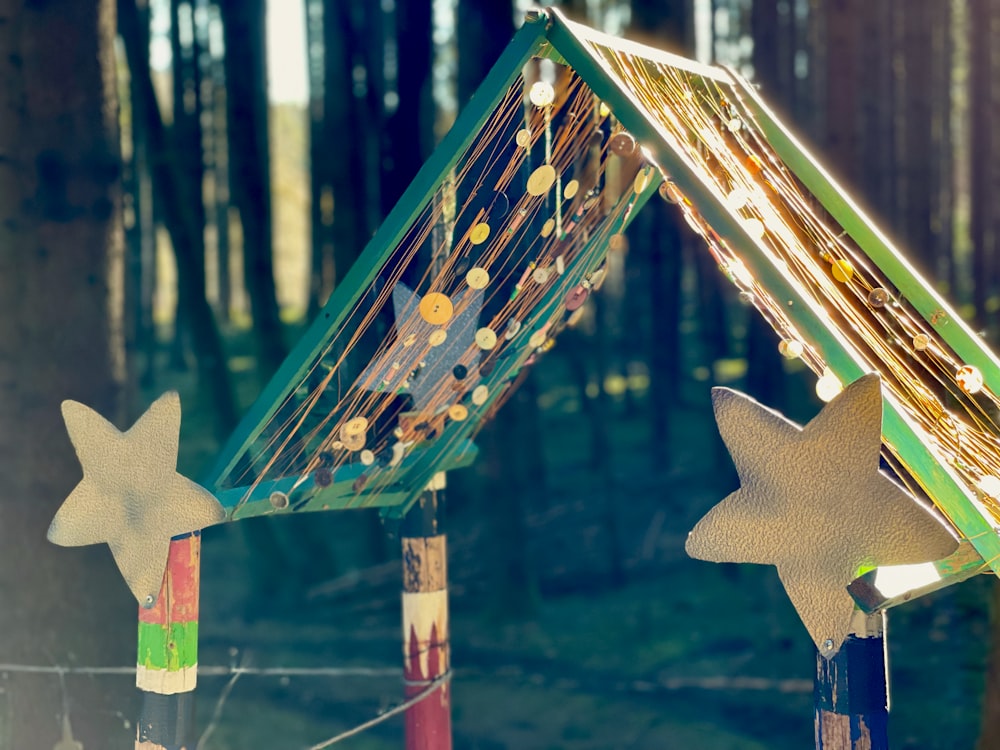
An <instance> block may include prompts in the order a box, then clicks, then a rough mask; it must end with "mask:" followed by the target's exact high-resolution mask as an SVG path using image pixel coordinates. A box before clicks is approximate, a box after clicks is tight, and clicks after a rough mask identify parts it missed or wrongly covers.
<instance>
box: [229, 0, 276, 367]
mask: <svg viewBox="0 0 1000 750" xmlns="http://www.w3.org/2000/svg"><path fill="white" fill-rule="evenodd" d="M219 6H220V8H221V10H222V21H223V29H224V34H223V36H224V39H225V44H226V101H227V103H228V105H229V123H228V126H229V130H228V134H229V165H230V175H231V177H232V180H231V186H232V191H233V198H234V201H235V204H236V207H237V208H238V209H239V212H240V222H241V223H242V225H243V267H244V272H245V274H246V285H247V291H248V292H249V294H250V308H251V311H252V313H253V323H254V329H255V333H256V337H257V344H258V362H257V365H258V368H259V370H260V372H261V373H262V374H263V375H264V376H265V377H269V376H270V374H271V373H272V372H274V371H275V370H276V369H277V368H278V365H280V364H281V361H282V360H283V359H284V358H285V353H286V348H285V344H284V338H283V333H282V328H281V320H280V318H279V315H278V299H277V294H276V292H275V286H274V263H273V258H272V254H271V253H272V242H271V240H272V237H271V231H272V230H271V169H270V155H269V146H268V124H267V111H268V101H267V55H266V41H267V40H266V34H265V23H264V22H265V6H266V3H265V0H222V1H221V2H220V3H219Z"/></svg>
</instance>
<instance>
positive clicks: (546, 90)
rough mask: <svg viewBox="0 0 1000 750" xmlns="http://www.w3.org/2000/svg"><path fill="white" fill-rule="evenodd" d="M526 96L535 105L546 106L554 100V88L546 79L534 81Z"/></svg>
mask: <svg viewBox="0 0 1000 750" xmlns="http://www.w3.org/2000/svg"><path fill="white" fill-rule="evenodd" d="M528 98H529V99H530V100H531V103H532V104H534V105H535V106H536V107H547V106H549V105H550V104H552V102H554V101H555V100H556V90H555V89H554V88H552V84H551V83H549V82H548V81H535V82H534V83H533V84H532V85H531V90H530V91H529V92H528Z"/></svg>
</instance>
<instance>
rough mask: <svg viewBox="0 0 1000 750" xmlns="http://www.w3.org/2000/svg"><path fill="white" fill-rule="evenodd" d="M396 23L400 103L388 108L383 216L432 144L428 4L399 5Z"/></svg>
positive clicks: (407, 1)
mask: <svg viewBox="0 0 1000 750" xmlns="http://www.w3.org/2000/svg"><path fill="white" fill-rule="evenodd" d="M395 20H396V39H395V41H396V59H397V60H398V61H399V67H398V73H397V77H396V81H395V83H396V86H395V90H396V97H397V102H398V103H397V106H396V108H395V111H393V110H392V109H391V107H386V119H385V134H386V136H387V141H386V149H385V154H384V156H385V160H384V164H385V169H384V172H385V175H384V178H383V180H382V215H383V216H385V215H386V214H387V213H388V212H389V211H390V210H391V209H392V207H393V206H394V205H396V201H398V200H399V196H401V195H402V194H403V191H404V190H405V189H406V187H407V186H408V185H409V184H410V182H411V181H412V180H413V177H414V175H416V173H417V170H419V169H420V167H421V166H422V165H423V163H424V159H425V158H426V156H427V155H428V154H429V153H430V151H431V147H432V146H433V144H434V135H433V134H434V99H433V97H432V93H433V92H432V89H431V65H432V63H433V43H432V36H431V0H398V1H397V3H396V19H395Z"/></svg>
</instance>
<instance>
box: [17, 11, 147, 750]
mask: <svg viewBox="0 0 1000 750" xmlns="http://www.w3.org/2000/svg"><path fill="white" fill-rule="evenodd" d="M114 33H115V5H114V2H113V0H91V1H90V2H85V1H84V0H53V1H52V2H47V3H30V4H28V3H21V2H12V1H11V0H2V1H0V49H3V50H4V54H3V55H2V56H0V476H3V481H4V501H3V507H4V514H3V523H2V524H0V559H2V561H3V564H2V565H0V590H2V591H3V606H2V607H0V628H2V630H3V632H4V638H3V642H2V644H0V660H2V661H4V662H13V663H20V664H38V665H51V664H63V665H68V664H70V663H76V664H85V665H94V664H97V665H100V664H104V665H110V664H115V665H117V664H125V663H129V661H130V660H131V659H132V656H133V651H134V645H133V644H134V643H135V640H134V638H135V620H134V614H135V602H134V600H133V599H132V597H131V596H130V595H129V593H128V589H127V588H126V587H125V585H124V583H123V582H122V580H121V577H120V576H119V575H118V573H117V571H116V570H115V568H114V564H113V563H112V561H111V556H110V554H108V550H107V548H106V547H103V548H98V547H92V548H84V549H63V548H60V547H55V546H54V545H51V544H49V543H48V542H46V540H45V533H46V528H47V527H48V524H49V522H50V521H51V520H52V516H53V515H54V513H55V511H56V509H57V508H58V506H59V504H60V503H61V502H62V500H63V499H64V498H65V497H66V495H67V494H68V493H69V492H70V491H71V490H72V489H73V486H74V484H75V483H76V482H78V481H79V479H80V477H81V473H80V466H79V464H78V462H77V460H76V457H75V455H74V453H73V449H72V447H71V444H70V442H69V439H68V437H67V435H66V429H65V426H64V425H63V421H62V417H61V414H60V409H59V404H60V401H62V400H63V399H65V398H73V399H77V400H80V401H83V402H85V403H87V404H89V405H91V406H93V407H95V408H96V409H98V410H99V411H101V412H102V413H104V414H106V415H108V416H109V417H112V418H117V416H116V415H117V414H118V413H119V412H118V395H119V394H118V388H119V386H120V380H119V376H120V366H121V362H122V359H123V356H124V352H123V342H122V339H121V330H120V328H119V327H118V326H120V323H121V321H120V318H119V317H117V316H118V315H120V312H121V298H120V294H121V291H122V290H121V284H122V270H123V269H122V252H123V242H122V234H121V228H120V227H121V224H120V220H121V215H120V208H121V207H120V196H119V187H118V178H119V175H120V171H121V163H120V156H119V149H118V139H117V138H118V136H117V119H116V116H117V106H116V79H115V61H114V52H113V43H114ZM109 311H112V313H113V314H109ZM26 561H28V564H26ZM66 685H67V699H68V706H69V711H70V719H71V723H72V727H73V730H74V734H75V735H76V737H77V739H78V740H80V741H82V742H83V743H84V745H85V746H86V747H88V748H110V749H112V750H118V749H122V748H127V747H128V748H130V747H132V733H131V732H130V731H129V730H128V729H126V728H125V727H124V726H123V724H122V722H121V720H119V719H117V718H116V717H115V714H114V712H115V711H119V710H124V711H125V712H126V713H127V712H128V704H129V700H130V697H131V693H132V688H131V686H130V685H129V684H128V682H127V681H123V680H119V679H115V678H111V679H105V678H97V679H96V680H94V681H92V680H91V678H73V677H68V678H67V681H66ZM62 706H63V701H62V696H61V695H60V689H59V681H58V679H57V678H56V677H55V676H51V675H20V674H11V675H10V676H9V678H8V680H7V681H6V684H5V686H4V691H3V693H2V695H0V714H2V715H3V716H4V717H9V718H10V720H11V723H10V724H9V725H6V719H5V731H6V730H7V727H8V726H9V731H10V732H11V735H12V736H11V740H10V744H9V745H8V746H9V747H12V748H18V749H20V748H45V747H52V746H53V745H55V743H56V741H57V740H58V739H59V738H60V736H61V729H60V717H61V715H62V712H63V709H62Z"/></svg>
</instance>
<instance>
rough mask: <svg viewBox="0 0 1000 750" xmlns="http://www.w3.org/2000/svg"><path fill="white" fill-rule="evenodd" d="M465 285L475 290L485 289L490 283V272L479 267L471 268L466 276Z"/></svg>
mask: <svg viewBox="0 0 1000 750" xmlns="http://www.w3.org/2000/svg"><path fill="white" fill-rule="evenodd" d="M465 283H466V284H468V285H469V286H470V287H472V288H473V289H485V288H486V285H487V284H489V283H490V272H489V271H487V270H486V269H485V268H481V267H479V266H476V267H475V268H470V269H469V272H468V273H467V274H465Z"/></svg>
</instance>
